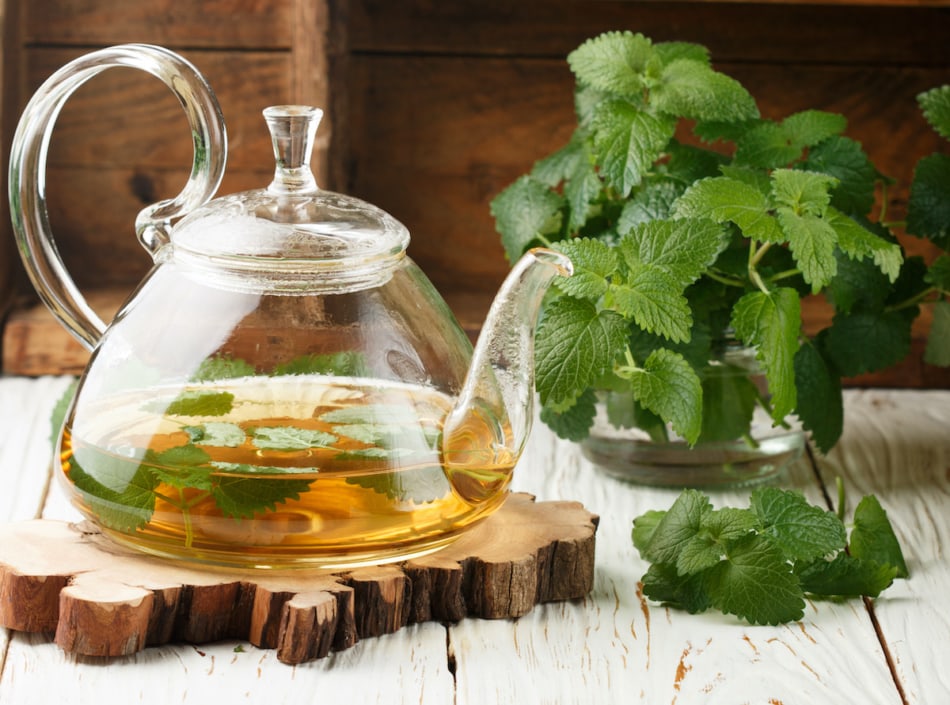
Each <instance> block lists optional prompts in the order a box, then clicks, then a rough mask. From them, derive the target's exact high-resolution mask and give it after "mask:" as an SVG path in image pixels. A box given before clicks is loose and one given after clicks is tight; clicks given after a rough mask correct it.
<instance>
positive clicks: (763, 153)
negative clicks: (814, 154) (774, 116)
mask: <svg viewBox="0 0 950 705" xmlns="http://www.w3.org/2000/svg"><path fill="white" fill-rule="evenodd" d="M735 142H736V154H735V157H734V163H735V164H736V165H741V166H750V167H758V168H761V169H775V168H778V167H783V166H787V165H789V164H791V163H792V162H794V161H795V160H797V159H798V158H799V157H801V155H802V147H801V146H799V145H796V144H794V143H792V142H790V141H789V139H788V135H787V134H786V132H785V130H783V129H782V126H781V125H778V124H776V123H774V122H761V123H759V124H758V125H754V126H752V127H749V128H748V129H747V130H745V131H744V132H742V131H740V132H739V133H738V135H737V136H736V140H735Z"/></svg>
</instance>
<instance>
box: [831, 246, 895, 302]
mask: <svg viewBox="0 0 950 705" xmlns="http://www.w3.org/2000/svg"><path fill="white" fill-rule="evenodd" d="M835 259H837V260H838V273H837V274H836V275H835V278H834V279H833V280H832V282H831V284H829V285H828V289H827V291H826V292H825V295H826V296H827V297H828V299H829V301H830V302H831V303H832V305H833V306H834V308H835V311H836V312H842V313H851V312H852V311H856V310H865V311H873V310H880V309H882V308H884V304H885V302H886V301H887V298H888V296H889V295H890V293H891V287H890V282H889V281H888V279H887V276H886V275H885V274H884V273H883V272H882V271H881V270H880V269H879V268H878V267H877V266H876V265H875V264H874V263H873V262H872V261H871V260H869V259H852V258H851V257H849V256H848V255H845V254H844V252H842V251H841V250H840V249H839V250H838V251H837V252H836V253H835Z"/></svg>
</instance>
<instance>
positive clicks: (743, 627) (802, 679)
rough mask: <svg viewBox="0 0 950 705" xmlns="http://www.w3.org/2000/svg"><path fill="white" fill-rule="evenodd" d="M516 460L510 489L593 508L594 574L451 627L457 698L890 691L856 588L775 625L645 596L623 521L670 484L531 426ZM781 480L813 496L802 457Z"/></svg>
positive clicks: (582, 699)
mask: <svg viewBox="0 0 950 705" xmlns="http://www.w3.org/2000/svg"><path fill="white" fill-rule="evenodd" d="M518 473H519V474H518V478H517V480H516V484H517V487H518V489H520V490H523V491H528V492H533V493H534V494H536V495H538V497H539V499H578V500H580V501H582V502H584V504H585V505H586V506H587V507H588V508H589V509H590V510H592V511H594V512H597V513H599V514H600V515H601V522H600V526H599V529H598V534H597V536H598V538H597V541H598V545H597V567H596V576H595V586H594V590H593V592H592V594H591V595H590V596H589V597H588V598H587V599H586V600H584V601H582V602H580V603H576V604H567V605H556V606H548V607H544V608H541V609H539V610H537V611H535V612H533V613H532V614H530V615H528V616H527V617H524V618H522V619H521V620H519V621H518V622H516V623H513V624H512V623H507V622H506V623H492V622H479V621H467V622H464V623H462V624H459V625H457V626H453V627H451V628H450V640H451V643H452V646H453V649H454V651H455V656H456V659H457V660H458V668H457V672H456V678H457V692H458V699H457V702H458V703H459V704H460V705H478V704H482V703H513V702H517V703H559V704H561V703H592V702H596V703H625V704H626V703H630V702H642V703H660V702H668V703H677V704H678V705H686V704H691V703H702V704H704V705H707V704H710V703H727V704H730V705H732V704H734V703H763V704H765V703H783V704H784V705H791V704H792V703H836V704H841V705H846V704H848V703H855V705H858V704H859V703H860V704H861V705H867V704H868V703H881V704H882V705H883V704H888V705H897V704H898V703H900V697H899V694H898V692H897V690H896V688H895V686H894V684H893V681H892V678H891V675H890V672H889V670H888V667H887V663H886V659H885V656H884V653H883V651H882V649H881V648H880V646H879V644H878V641H877V638H876V636H875V633H874V630H873V625H872V624H871V621H870V619H869V617H868V615H867V613H866V611H865V610H864V607H863V604H862V603H861V602H859V601H854V602H850V603H847V604H841V605H838V604H832V603H820V604H817V603H815V604H810V605H809V607H808V610H807V613H806V616H805V619H804V620H803V622H802V623H801V624H794V625H787V626H780V627H762V626H755V627H753V626H749V625H747V624H745V623H742V622H739V621H737V620H735V619H732V618H730V617H725V616H722V615H719V614H715V613H708V614H704V615H688V614H685V613H682V612H675V611H672V610H668V609H666V608H663V607H660V606H657V605H655V604H650V603H649V602H648V601H645V600H644V599H642V597H641V596H640V595H639V593H638V591H637V582H638V580H639V578H640V576H641V575H642V574H643V572H644V571H645V570H646V568H647V564H646V563H644V562H643V561H641V560H640V558H639V556H638V555H637V554H636V551H635V550H634V548H633V546H632V545H631V542H630V528H631V522H632V519H633V518H634V517H635V516H637V515H638V514H640V513H642V512H643V511H646V510H648V509H656V508H666V507H668V506H669V505H670V504H671V503H672V501H673V500H674V499H675V497H676V495H677V494H678V493H677V492H675V491H670V490H661V489H652V488H640V487H635V486H632V485H627V484H624V483H621V482H618V481H616V480H614V479H612V478H608V477H606V476H604V475H601V474H599V473H598V472H597V471H596V470H595V469H594V468H593V467H591V466H590V464H589V463H587V461H585V460H584V459H583V458H581V457H580V454H579V453H578V452H577V449H576V448H575V447H574V446H573V445H572V444H570V443H565V442H562V441H557V440H556V439H553V438H552V437H551V435H550V433H549V432H548V431H547V429H545V428H544V427H541V426H539V427H538V428H537V429H536V431H535V434H534V436H533V437H532V440H531V445H530V448H529V449H528V451H527V454H526V458H525V461H524V462H523V463H522V464H521V465H520V466H519V468H518ZM782 484H783V485H784V486H788V487H794V488H798V489H802V490H803V491H805V492H806V494H807V495H808V496H809V499H810V500H811V501H816V502H817V501H820V500H821V494H820V492H819V490H818V485H817V483H816V481H815V479H814V476H813V473H812V472H811V470H810V468H809V467H808V465H807V463H805V462H802V463H799V464H798V465H797V466H796V467H795V469H794V471H793V472H791V473H790V474H789V475H788V476H787V477H786V478H785V479H784V480H783V483H782ZM711 497H712V500H713V502H714V504H716V505H717V506H723V505H739V506H745V505H746V504H747V502H748V490H740V491H725V492H717V493H713V494H711ZM486 664H490V665H489V666H488V667H487V671H488V672H489V673H491V676H490V677H486V675H485V674H486ZM509 664H516V666H515V667H510V666H509Z"/></svg>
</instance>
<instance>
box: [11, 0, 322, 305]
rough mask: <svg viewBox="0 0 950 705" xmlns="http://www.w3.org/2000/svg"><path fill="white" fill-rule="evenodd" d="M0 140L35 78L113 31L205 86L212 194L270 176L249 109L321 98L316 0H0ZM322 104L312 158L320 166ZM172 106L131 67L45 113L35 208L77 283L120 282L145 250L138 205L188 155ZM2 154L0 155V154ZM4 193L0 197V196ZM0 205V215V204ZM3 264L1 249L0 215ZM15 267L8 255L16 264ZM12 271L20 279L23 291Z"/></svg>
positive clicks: (181, 174)
mask: <svg viewBox="0 0 950 705" xmlns="http://www.w3.org/2000/svg"><path fill="white" fill-rule="evenodd" d="M7 2H8V4H9V5H10V8H11V9H12V10H13V11H14V12H13V13H11V14H13V15H15V16H12V17H10V19H11V23H10V24H9V25H8V27H7V35H6V41H5V43H4V55H5V60H6V64H7V65H8V67H10V70H8V72H7V74H6V76H5V80H4V106H5V113H4V117H5V121H4V148H5V150H6V151H7V152H8V149H9V147H8V145H9V142H10V139H11V137H12V132H13V129H14V128H15V123H16V121H17V119H18V115H19V113H20V111H21V110H22V108H23V107H24V106H25V104H26V102H27V100H28V99H29V97H30V96H31V95H32V94H33V92H34V91H35V90H36V88H37V87H38V86H39V85H40V84H41V83H42V82H43V81H44V80H45V79H46V78H47V77H48V76H49V75H50V74H51V73H52V72H53V71H55V70H56V69H58V68H59V67H60V66H62V65H64V64H65V63H67V62H68V61H69V60H71V59H73V58H75V57H77V56H79V55H81V54H84V53H86V52H89V51H92V50H94V49H97V48H100V47H105V46H110V45H113V44H120V43H128V42H146V43H152V44H159V45H162V46H166V47H168V48H171V49H174V50H176V51H178V52H179V53H181V54H182V55H184V56H185V57H186V58H187V59H189V60H191V61H192V62H193V63H194V64H195V65H196V66H197V67H198V69H199V71H201V72H202V73H203V74H204V75H205V76H206V78H207V79H208V81H209V83H210V84H211V86H212V88H213V90H214V91H215V93H216V95H217V97H218V99H219V102H220V104H221V108H222V111H223V113H224V115H225V120H226V122H227V127H228V135H229V141H230V151H229V156H228V168H227V172H226V176H225V180H224V182H223V184H222V186H221V193H227V192H232V191H238V190H243V189H248V188H260V187H264V186H266V185H267V183H269V181H270V179H271V178H272V176H273V151H272V148H271V146H270V140H269V137H268V133H267V130H266V126H265V123H264V120H263V117H262V116H261V110H262V109H263V108H265V107H267V106H268V105H275V104H281V103H293V102H304V103H314V104H320V105H324V104H327V103H328V102H329V98H328V95H327V92H328V90H329V83H328V75H329V69H328V66H327V61H328V46H329V44H330V43H331V41H332V39H331V38H330V36H329V31H328V30H329V21H328V14H329V11H330V10H329V4H328V3H326V2H323V1H322V0H265V1H254V0H235V1H233V2H230V1H215V2H205V1H202V0H154V1H151V2H147V3H138V2H135V3H129V2H127V1H126V0H95V1H93V2H84V3H77V2H71V1H69V0H30V1H29V2H25V1H24V0H7ZM331 126H332V117H328V118H327V119H326V120H325V121H324V124H323V125H322V127H321V131H320V136H319V138H318V144H317V147H316V153H315V155H314V160H313V165H314V168H315V170H316V171H317V173H318V175H319V176H320V177H321V178H324V179H325V178H326V175H327V165H328V163H329V160H328V150H329V144H330V135H331V134H332V127H331ZM191 160H192V143H191V137H190V132H189V128H188V125H187V122H186V120H185V116H184V114H183V112H182V110H181V108H180V107H179V106H178V104H177V101H176V100H175V98H174V97H173V95H172V94H171V92H170V91H168V89H167V88H165V86H163V85H162V84H161V83H160V82H159V81H157V80H156V79H154V78H152V77H150V76H148V75H147V74H145V73H142V72H139V71H134V70H132V69H113V70H110V71H108V72H106V73H104V74H101V75H99V76H97V77H96V78H94V79H93V80H91V81H89V82H88V83H87V84H85V85H84V86H82V87H81V88H80V89H79V90H78V91H77V92H76V93H75V94H74V95H73V97H72V98H71V99H70V100H69V101H68V102H67V104H66V107H65V108H64V110H63V112H62V114H61V115H60V117H59V119H58V120H57V124H56V128H55V130H54V133H53V140H52V143H51V147H50V153H49V159H48V162H47V164H48V185H47V194H48V207H49V211H50V222H51V226H52V228H53V232H54V233H55V235H56V238H57V243H58V245H59V248H60V252H61V253H62V255H63V258H64V260H65V261H66V263H67V266H68V267H69V268H70V270H71V272H72V273H73V275H74V277H75V279H76V280H77V283H78V284H79V285H80V286H81V287H83V288H90V289H102V288H108V287H115V288H116V289H118V290H121V291H123V292H127V291H128V290H129V289H130V288H131V286H132V285H134V283H135V282H137V281H138V280H140V279H141V277H142V276H143V275H144V273H145V272H146V271H147V270H148V267H149V266H150V261H149V258H148V257H147V255H146V254H145V252H144V251H143V250H142V248H141V247H140V246H139V244H138V242H137V241H136V239H135V234H134V227H133V224H134V219H135V215H136V214H137V213H138V211H139V210H140V209H141V208H143V207H144V206H145V205H147V204H150V203H153V202H155V201H156V200H160V199H162V198H168V197H171V196H174V195H175V194H177V193H178V191H179V190H180V189H181V188H182V186H184V184H185V182H186V180H187V177H188V173H189V171H190V167H191ZM5 163H6V160H4V164H5ZM5 200H6V199H4V201H5ZM5 216H6V214H5ZM3 226H4V231H3V235H4V247H3V249H2V254H3V258H4V262H5V264H8V263H9V262H10V261H11V258H13V257H14V256H15V254H14V250H13V248H12V247H10V244H9V241H10V237H9V225H8V218H7V217H4V223H3ZM17 269H19V267H17ZM24 278H25V277H23V275H22V274H21V281H20V282H19V290H20V292H25V291H28V290H29V287H28V286H27V285H26V284H25V282H24V281H23V279H24Z"/></svg>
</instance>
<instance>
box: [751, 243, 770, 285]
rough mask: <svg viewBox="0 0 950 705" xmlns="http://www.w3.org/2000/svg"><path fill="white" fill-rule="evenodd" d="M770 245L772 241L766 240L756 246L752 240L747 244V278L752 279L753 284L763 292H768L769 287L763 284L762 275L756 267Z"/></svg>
mask: <svg viewBox="0 0 950 705" xmlns="http://www.w3.org/2000/svg"><path fill="white" fill-rule="evenodd" d="M771 246H772V243H770V242H766V243H765V244H764V245H762V246H761V247H757V246H756V243H755V241H754V240H753V241H752V242H751V243H750V244H749V279H751V280H752V283H753V284H755V285H756V287H757V288H758V289H759V290H760V291H761V292H762V293H763V294H769V293H770V292H769V288H768V287H767V286H766V285H765V282H764V281H762V275H760V274H759V270H758V269H756V267H757V266H758V264H759V262H760V261H762V258H763V257H764V256H765V253H766V252H768V251H769V248H770V247H771Z"/></svg>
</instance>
